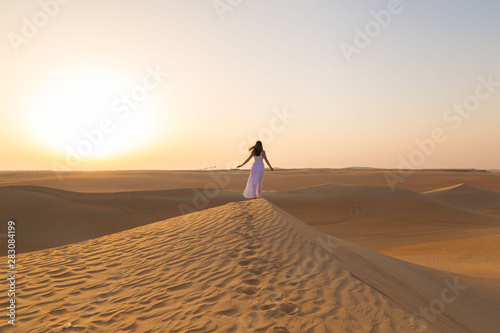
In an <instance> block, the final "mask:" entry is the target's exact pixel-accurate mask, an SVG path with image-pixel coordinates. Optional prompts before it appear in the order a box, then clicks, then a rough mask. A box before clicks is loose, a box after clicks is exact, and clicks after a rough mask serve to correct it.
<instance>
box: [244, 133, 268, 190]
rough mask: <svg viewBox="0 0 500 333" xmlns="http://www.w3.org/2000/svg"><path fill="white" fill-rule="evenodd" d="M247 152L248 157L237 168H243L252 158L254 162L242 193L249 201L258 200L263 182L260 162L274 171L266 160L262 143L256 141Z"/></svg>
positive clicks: (262, 169)
mask: <svg viewBox="0 0 500 333" xmlns="http://www.w3.org/2000/svg"><path fill="white" fill-rule="evenodd" d="M248 150H249V151H250V156H248V158H247V160H246V161H245V162H243V164H240V165H238V166H237V168H241V167H242V166H244V165H245V164H246V163H247V162H248V161H250V159H251V158H252V156H253V158H254V162H253V164H252V169H251V170H250V176H249V177H248V181H247V187H246V188H245V191H244V192H243V196H244V197H245V198H249V199H250V198H252V199H257V198H260V195H261V194H262V183H263V182H264V162H263V161H262V160H263V159H264V160H265V161H266V163H267V165H269V169H271V171H273V170H274V169H273V167H272V166H271V164H270V163H269V161H268V160H267V157H266V152H265V151H264V149H263V148H262V142H260V141H257V142H256V143H255V144H254V145H253V146H252V147H250V148H248Z"/></svg>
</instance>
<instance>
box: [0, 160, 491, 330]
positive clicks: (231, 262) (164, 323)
mask: <svg viewBox="0 0 500 333" xmlns="http://www.w3.org/2000/svg"><path fill="white" fill-rule="evenodd" d="M385 172H387V171H386V170H370V169H340V170H338V169H297V170H279V171H275V172H272V173H271V172H267V173H266V176H265V180H264V192H263V199H258V200H248V201H247V200H243V199H244V198H243V197H242V189H243V187H244V183H245V181H246V177H247V176H248V171H212V172H207V171H99V172H68V173H64V174H63V177H62V179H60V178H58V177H57V175H56V174H55V173H53V172H49V171H38V172H37V171H32V172H2V173H1V174H0V214H1V218H2V221H4V222H2V223H3V225H4V228H5V230H6V221H8V220H10V219H12V220H15V221H16V225H17V226H18V227H17V234H16V240H17V243H16V244H17V247H16V250H17V252H18V256H17V267H16V268H17V271H18V280H17V292H16V296H17V302H18V304H19V305H18V308H17V310H16V314H17V323H16V326H15V327H9V325H8V324H7V320H4V321H3V322H0V330H2V331H12V332H53V331H64V332H498V330H499V328H500V318H498V313H500V278H499V277H500V173H498V172H484V171H476V170H424V171H416V172H415V173H414V174H413V175H411V176H410V177H408V178H406V180H405V181H404V182H401V183H400V184H398V186H397V187H396V188H394V190H391V188H389V187H388V186H387V184H386V182H385V178H384V173H385ZM395 172H397V171H395ZM0 240H2V239H0ZM2 251H4V252H3V253H2V255H5V254H6V252H5V251H6V250H5V247H4V248H2ZM2 260H4V261H5V262H6V261H7V259H6V257H5V256H4V257H2ZM1 299H2V304H6V303H5V302H6V301H7V298H6V295H4V294H2V296H1Z"/></svg>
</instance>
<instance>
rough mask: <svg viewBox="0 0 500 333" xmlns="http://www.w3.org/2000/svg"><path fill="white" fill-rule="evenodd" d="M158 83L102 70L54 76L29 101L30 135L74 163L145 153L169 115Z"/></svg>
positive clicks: (150, 79)
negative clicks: (157, 90)
mask: <svg viewBox="0 0 500 333" xmlns="http://www.w3.org/2000/svg"><path fill="white" fill-rule="evenodd" d="M134 81H135V82H134ZM143 82H147V83H148V86H147V87H143V86H142V85H143ZM154 83H155V82H154V78H153V77H150V78H147V77H145V78H139V79H138V80H137V79H136V80H131V79H127V78H124V77H123V76H120V75H117V74H115V73H108V72H102V71H80V72H75V71H73V72H66V73H64V74H60V75H58V76H56V77H52V78H51V79H50V80H46V81H45V82H43V83H42V84H41V85H40V86H39V87H37V89H36V91H35V92H34V94H33V98H31V99H30V106H29V108H28V110H29V116H28V119H29V120H30V124H31V126H30V133H32V135H34V136H35V139H36V140H37V142H38V143H39V144H41V145H43V146H44V147H45V148H47V149H50V150H53V151H56V152H59V153H62V154H65V155H66V156H68V159H67V160H68V161H69V162H71V163H70V164H76V163H77V162H78V161H82V160H91V159H102V158H109V157H114V156H117V155H120V154H125V153H130V152H132V151H134V150H137V149H140V148H141V147H142V146H144V145H145V144H147V143H148V142H149V141H151V140H153V139H154V134H155V129H157V128H158V125H159V119H160V118H162V113H164V112H165V110H164V109H162V108H161V106H160V105H159V103H158V102H157V99H156V97H155V91H153V89H152V87H156V86H155V84H154ZM146 88H147V89H146Z"/></svg>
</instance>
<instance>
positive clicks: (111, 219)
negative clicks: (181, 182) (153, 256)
mask: <svg viewBox="0 0 500 333" xmlns="http://www.w3.org/2000/svg"><path fill="white" fill-rule="evenodd" d="M197 193H199V192H197V191H196V190H193V189H180V190H164V191H134V192H116V193H80V192H71V191H63V190H58V189H52V188H47V187H39V186H6V187H0V218H1V219H2V221H8V220H10V219H13V220H15V221H16V222H17V223H18V225H19V226H20V227H19V230H18V231H17V233H18V234H17V236H18V244H17V249H16V250H17V251H18V253H23V252H28V251H35V250H40V249H46V248H49V247H56V246H60V245H65V244H71V243H75V242H79V241H82V240H86V239H91V238H96V237H100V236H103V235H108V234H111V233H115V232H119V231H122V230H126V229H131V228H134V227H137V226H140V225H144V224H147V223H151V222H156V221H159V220H164V219H166V218H170V217H174V216H179V215H181V214H182V213H183V212H184V211H189V209H188V208H190V209H191V210H197V208H198V209H205V208H210V207H215V206H220V205H223V204H226V203H228V202H232V201H237V200H241V199H242V197H241V192H239V191H238V192H236V191H222V192H220V193H217V196H214V197H211V198H210V200H206V197H204V196H199V197H204V198H205V200H202V199H200V198H198V196H197ZM181 204H184V205H187V207H188V208H186V209H184V210H182V207H184V206H181ZM0 255H6V248H2V249H1V252H0Z"/></svg>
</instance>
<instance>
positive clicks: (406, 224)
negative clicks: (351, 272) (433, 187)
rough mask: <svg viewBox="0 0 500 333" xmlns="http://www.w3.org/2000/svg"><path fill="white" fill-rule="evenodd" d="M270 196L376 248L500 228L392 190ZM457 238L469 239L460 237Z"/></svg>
mask: <svg viewBox="0 0 500 333" xmlns="http://www.w3.org/2000/svg"><path fill="white" fill-rule="evenodd" d="M266 198H267V199H268V200H269V201H271V202H273V203H275V204H276V205H278V206H279V207H282V208H283V209H285V210H286V211H287V212H289V213H290V214H292V215H294V216H297V217H298V218H299V219H301V220H303V221H304V222H307V223H308V224H310V225H312V226H314V227H315V228H317V229H318V230H320V231H322V232H324V233H327V234H330V235H334V236H335V237H339V238H342V239H345V240H348V241H351V242H355V243H358V244H360V245H362V246H364V247H369V248H371V249H374V250H380V249H385V248H388V247H395V246H402V245H408V244H414V243H420V242H422V241H425V242H429V241H437V240H444V239H454V234H455V233H457V232H458V233H462V232H463V231H473V232H479V233H480V232H482V231H481V230H490V229H491V228H495V227H500V219H499V218H497V217H493V216H487V215H484V214H480V213H477V212H472V211H468V210H465V209H461V208H458V207H453V206H450V205H448V204H444V203H441V202H439V201H436V200H433V199H430V198H427V197H426V196H424V195H421V194H419V193H416V192H413V191H410V190H407V189H403V188H395V191H394V192H393V191H391V190H390V188H388V187H387V186H360V185H346V184H326V185H323V186H315V187H307V188H302V189H294V190H289V191H270V192H267V193H266ZM457 237H463V235H458V236H457Z"/></svg>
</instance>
